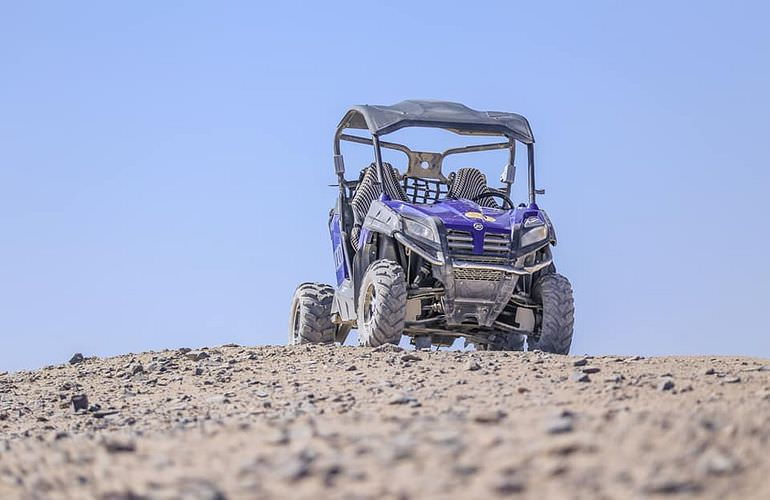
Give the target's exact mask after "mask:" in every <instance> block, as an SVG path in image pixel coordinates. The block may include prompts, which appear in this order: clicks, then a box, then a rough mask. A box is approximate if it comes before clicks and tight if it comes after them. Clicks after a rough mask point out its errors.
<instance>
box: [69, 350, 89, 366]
mask: <svg viewBox="0 0 770 500" xmlns="http://www.w3.org/2000/svg"><path fill="white" fill-rule="evenodd" d="M85 360H86V358H85V357H83V355H82V354H81V353H79V352H76V353H75V354H73V355H72V357H71V358H70V364H71V365H76V364H78V363H82V362H83V361H85Z"/></svg>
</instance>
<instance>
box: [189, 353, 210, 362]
mask: <svg viewBox="0 0 770 500" xmlns="http://www.w3.org/2000/svg"><path fill="white" fill-rule="evenodd" d="M185 357H186V358H187V359H191V360H193V361H200V360H202V359H206V358H208V357H209V353H207V352H206V351H190V352H188V353H186V354H185Z"/></svg>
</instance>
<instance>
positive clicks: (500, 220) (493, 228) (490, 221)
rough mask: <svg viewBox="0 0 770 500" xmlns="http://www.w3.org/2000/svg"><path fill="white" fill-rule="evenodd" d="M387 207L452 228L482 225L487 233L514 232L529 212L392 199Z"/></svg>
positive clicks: (460, 202) (463, 202)
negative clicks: (438, 220)
mask: <svg viewBox="0 0 770 500" xmlns="http://www.w3.org/2000/svg"><path fill="white" fill-rule="evenodd" d="M385 204H386V205H388V206H389V207H390V208H392V209H393V210H395V211H396V212H398V213H401V214H404V215H411V216H413V217H426V216H427V217H437V218H439V219H441V221H442V222H443V223H444V226H445V227H446V228H448V229H459V230H465V231H467V230H469V229H470V228H472V227H473V224H475V223H477V222H480V223H482V224H483V225H484V231H485V232H491V233H510V232H511V226H512V225H513V223H514V221H520V220H521V218H522V216H523V213H522V212H524V211H528V209H515V210H498V209H495V208H486V207H480V206H479V205H478V204H476V203H474V202H472V201H470V200H442V201H439V202H437V203H434V204H432V205H417V204H412V203H406V202H403V201H396V200H388V201H385Z"/></svg>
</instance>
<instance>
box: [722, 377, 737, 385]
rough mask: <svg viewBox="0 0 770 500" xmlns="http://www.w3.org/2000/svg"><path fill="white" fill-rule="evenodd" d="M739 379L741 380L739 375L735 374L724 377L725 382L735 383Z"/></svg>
mask: <svg viewBox="0 0 770 500" xmlns="http://www.w3.org/2000/svg"><path fill="white" fill-rule="evenodd" d="M740 381H741V377H736V376H732V377H725V380H724V382H725V384H737V383H738V382H740Z"/></svg>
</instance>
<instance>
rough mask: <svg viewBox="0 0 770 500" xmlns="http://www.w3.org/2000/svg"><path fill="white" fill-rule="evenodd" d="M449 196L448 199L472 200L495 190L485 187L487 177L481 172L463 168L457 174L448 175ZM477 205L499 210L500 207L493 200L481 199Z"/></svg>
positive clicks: (471, 168) (475, 169)
mask: <svg viewBox="0 0 770 500" xmlns="http://www.w3.org/2000/svg"><path fill="white" fill-rule="evenodd" d="M448 179H449V194H448V196H449V197H450V198H464V199H466V200H472V199H473V198H475V197H476V196H478V195H480V194H482V193H488V192H494V191H495V190H494V189H492V188H490V187H489V186H487V176H486V175H484V174H483V173H482V172H481V170H479V169H477V168H473V167H464V168H461V169H459V170H458V171H457V172H452V173H451V174H449V177H448ZM479 205H481V206H482V207H489V208H500V205H498V204H497V202H496V201H495V200H494V198H482V199H481V200H479Z"/></svg>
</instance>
